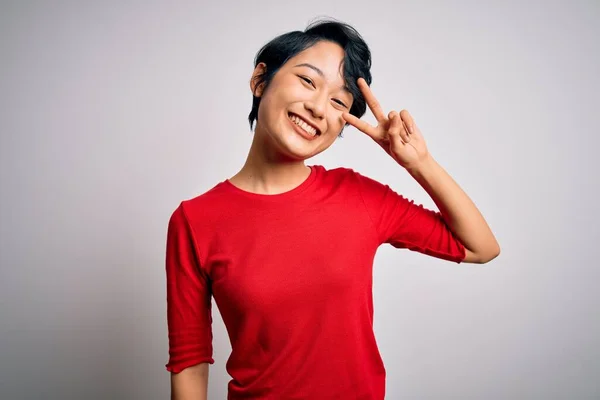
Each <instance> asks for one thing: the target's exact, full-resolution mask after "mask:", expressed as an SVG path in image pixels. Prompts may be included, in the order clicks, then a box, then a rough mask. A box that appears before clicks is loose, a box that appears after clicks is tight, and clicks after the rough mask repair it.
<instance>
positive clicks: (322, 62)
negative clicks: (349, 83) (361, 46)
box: [287, 41, 345, 82]
mask: <svg viewBox="0 0 600 400" xmlns="http://www.w3.org/2000/svg"><path fill="white" fill-rule="evenodd" d="M344 55H345V54H344V49H342V48H341V47H340V45H338V44H336V43H332V42H326V41H321V42H319V43H317V44H315V45H314V46H312V47H309V48H308V49H306V50H304V51H302V52H300V53H298V54H296V55H295V56H294V57H292V58H291V59H290V60H288V62H287V64H288V65H287V67H288V68H290V69H297V68H301V67H296V66H297V65H306V64H310V65H312V66H314V67H316V68H317V69H318V70H320V71H321V72H323V75H324V78H325V79H327V80H329V81H331V82H339V81H340V80H343V77H344V75H343V68H344V64H343V60H344ZM314 72H317V71H314Z"/></svg>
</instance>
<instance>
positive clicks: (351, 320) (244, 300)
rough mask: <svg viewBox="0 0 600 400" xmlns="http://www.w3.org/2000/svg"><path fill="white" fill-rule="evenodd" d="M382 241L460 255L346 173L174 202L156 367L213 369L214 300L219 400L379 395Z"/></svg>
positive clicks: (434, 228)
mask: <svg viewBox="0 0 600 400" xmlns="http://www.w3.org/2000/svg"><path fill="white" fill-rule="evenodd" d="M383 243H389V244H391V245H393V246H395V247H397V248H408V249H411V250H414V251H419V252H422V253H425V254H429V255H431V256H434V257H438V258H443V259H446V260H450V261H454V262H461V261H462V260H463V259H464V257H465V249H464V247H463V245H462V244H461V243H460V242H459V241H458V240H457V238H456V237H455V236H453V235H452V233H451V232H450V230H449V229H448V227H447V225H446V224H445V223H444V221H443V219H442V217H441V214H439V213H438V212H434V211H432V210H428V209H426V208H423V207H422V206H420V205H416V204H414V202H412V201H409V200H407V199H405V198H404V197H402V196H400V195H399V194H397V193H396V192H394V191H393V190H392V189H390V187H389V186H387V185H383V184H381V183H379V182H377V181H375V180H372V179H370V178H367V177H365V176H362V175H360V174H359V173H357V172H354V171H353V170H351V169H348V168H336V169H331V170H327V169H325V168H324V167H322V166H320V165H315V166H311V174H310V176H309V177H308V178H307V179H306V180H305V181H304V182H303V183H302V184H300V186H298V187H296V188H295V189H293V190H291V191H288V192H285V193H281V194H276V195H263V194H255V193H250V192H246V191H243V190H241V189H239V188H237V187H235V186H234V185H232V184H231V183H230V182H229V181H228V180H225V181H223V182H221V183H219V184H217V185H216V186H215V187H213V188H212V189H211V190H209V191H208V192H206V193H204V194H202V195H200V196H198V197H195V198H193V199H191V200H186V201H183V202H182V203H181V204H180V205H179V207H178V208H177V209H176V210H175V212H174V213H173V214H172V216H171V219H170V221H169V228H168V234H167V250H166V273H167V316H168V329H169V354H170V358H169V361H168V363H167V364H166V369H167V370H168V371H171V372H174V373H177V372H180V371H181V370H183V369H184V368H186V367H189V366H192V365H195V364H198V363H202V362H208V363H211V364H212V363H214V359H213V358H212V356H213V348H212V329H211V323H212V315H211V297H214V299H215V302H216V304H217V307H218V309H219V311H220V313H221V316H222V317H223V321H224V323H225V326H226V328H227V332H228V335H229V339H230V343H231V347H232V352H231V354H230V356H229V359H228V361H227V364H226V369H227V372H228V373H229V375H230V376H231V377H232V378H233V379H231V380H230V381H229V385H228V399H230V400H232V399H276V400H282V399H288V400H289V399H311V400H319V399H327V400H330V399H364V400H367V399H369V400H381V399H383V398H384V394H385V374H386V372H385V368H384V365H383V362H382V359H381V356H380V353H379V350H378V348H377V344H376V341H375V335H374V332H373V299H372V276H373V274H372V272H373V259H374V257H375V252H376V251H377V248H378V247H379V246H380V245H381V244H383Z"/></svg>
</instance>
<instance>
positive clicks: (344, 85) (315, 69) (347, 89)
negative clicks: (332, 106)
mask: <svg viewBox="0 0 600 400" xmlns="http://www.w3.org/2000/svg"><path fill="white" fill-rule="evenodd" d="M296 67H308V68H310V69H312V70H313V71H315V72H316V73H317V74H318V75H319V76H320V77H321V78H325V74H324V73H323V71H321V70H320V69H319V68H317V67H315V66H314V65H312V64H309V63H301V64H298V65H294V68H296ZM340 89H342V90H344V91H345V92H347V93H348V94H349V95H351V96H352V92H351V91H350V88H349V87H348V86H347V85H346V83H344V84H343V85H342V86H340Z"/></svg>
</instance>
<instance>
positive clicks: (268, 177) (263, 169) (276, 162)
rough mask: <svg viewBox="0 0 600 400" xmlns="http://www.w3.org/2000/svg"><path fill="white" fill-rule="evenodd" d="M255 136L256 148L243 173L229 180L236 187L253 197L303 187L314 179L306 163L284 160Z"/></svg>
mask: <svg viewBox="0 0 600 400" xmlns="http://www.w3.org/2000/svg"><path fill="white" fill-rule="evenodd" d="M261 136H262V135H260V134H259V133H258V132H255V133H254V139H253V140H252V146H251V147H250V151H249V153H248V157H247V158H246V162H245V163H244V166H243V167H242V169H241V170H240V171H239V172H238V173H237V174H235V175H234V176H233V177H232V178H230V179H229V182H231V183H232V184H233V185H235V186H237V187H238V188H240V189H243V190H245V191H248V192H252V193H259V194H279V193H283V192H287V191H289V190H292V189H294V188H295V187H297V186H299V185H300V184H301V183H302V182H304V180H306V179H307V178H308V176H309V175H310V168H308V167H307V166H306V165H305V164H304V160H293V159H289V158H285V157H283V156H282V155H281V154H279V153H277V152H276V151H273V150H272V151H269V150H267V149H270V148H271V146H269V145H268V144H267V143H264V142H263V140H261Z"/></svg>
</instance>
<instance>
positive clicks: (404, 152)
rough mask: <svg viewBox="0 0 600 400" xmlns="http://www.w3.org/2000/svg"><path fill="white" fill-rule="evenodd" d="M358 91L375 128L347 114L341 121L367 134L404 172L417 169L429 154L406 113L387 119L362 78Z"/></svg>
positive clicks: (391, 113) (415, 126) (419, 132)
mask: <svg viewBox="0 0 600 400" xmlns="http://www.w3.org/2000/svg"><path fill="white" fill-rule="evenodd" d="M358 87H359V88H360V90H361V92H362V94H363V96H364V97H365V100H366V102H367V105H368V106H369V109H370V110H371V112H372V113H373V115H374V116H375V118H376V119H377V122H378V125H377V126H376V127H373V126H371V125H370V124H368V123H367V122H365V121H362V120H361V119H359V118H357V117H355V116H354V115H352V114H350V113H346V112H345V113H343V115H342V116H343V118H344V120H346V122H348V123H349V124H350V125H352V126H354V127H355V128H356V129H358V130H359V131H361V132H363V133H366V134H367V135H368V136H370V137H371V139H373V140H374V141H375V142H376V143H377V144H379V145H380V146H381V147H382V148H383V149H384V150H385V151H386V152H387V153H388V154H389V155H390V156H391V157H392V158H393V159H394V160H396V162H397V163H398V164H400V165H401V166H402V167H404V168H406V169H412V168H416V167H417V165H418V164H419V163H420V162H421V161H424V160H425V159H427V157H429V151H428V150H427V146H426V145H425V140H424V139H423V136H422V135H421V131H420V130H419V128H418V127H417V125H416V124H415V122H414V120H413V118H412V116H411V115H410V114H409V112H408V111H406V110H402V111H400V113H398V112H396V111H390V112H389V114H388V115H387V117H386V116H385V114H384V113H383V110H382V108H381V106H380V105H379V102H378V101H377V99H376V98H375V96H374V95H373V93H372V92H371V88H369V85H368V84H367V82H366V81H365V80H364V79H363V78H359V79H358Z"/></svg>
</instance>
